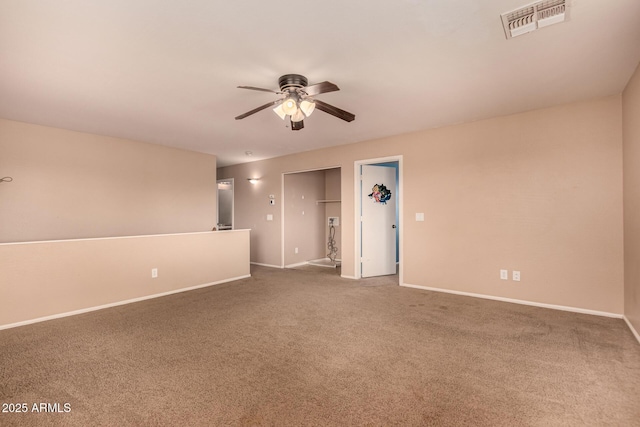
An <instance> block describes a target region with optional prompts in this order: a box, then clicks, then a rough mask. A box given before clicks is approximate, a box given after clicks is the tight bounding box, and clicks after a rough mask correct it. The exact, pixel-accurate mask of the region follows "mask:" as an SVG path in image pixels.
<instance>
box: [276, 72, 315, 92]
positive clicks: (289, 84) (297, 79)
mask: <svg viewBox="0 0 640 427" xmlns="http://www.w3.org/2000/svg"><path fill="white" fill-rule="evenodd" d="M308 83H309V82H308V81H307V78H306V77H305V76H301V75H300V74H285V75H284V76H281V77H280V78H279V79H278V85H279V86H280V90H281V91H282V92H284V91H285V90H286V91H287V92H290V89H298V88H303V87H306V86H307V85H308Z"/></svg>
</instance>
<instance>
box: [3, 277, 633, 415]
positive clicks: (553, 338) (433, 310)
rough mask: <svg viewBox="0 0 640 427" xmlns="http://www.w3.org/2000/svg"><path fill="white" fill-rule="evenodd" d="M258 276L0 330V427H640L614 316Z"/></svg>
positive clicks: (375, 284)
mask: <svg viewBox="0 0 640 427" xmlns="http://www.w3.org/2000/svg"><path fill="white" fill-rule="evenodd" d="M252 274H253V276H252V277H251V278H249V279H245V280H241V281H237V282H232V283H227V284H223V285H218V286H213V287H210V288H205V289H200V290H196V291H191V292H185V293H181V294H176V295H172V296H168V297H164V298H157V299H153V300H148V301H144V302H140V303H136V304H129V305H126V306H120V307H116V308H111V309H106V310H101V311H97V312H93V313H87V314H84V315H79V316H74V317H68V318H64V319H58V320H53V321H49V322H43V323H39V324H34V325H29V326H24V327H20V328H14V329H9V330H4V331H0V403H2V404H3V408H2V409H3V410H8V409H12V408H13V409H15V406H14V407H10V405H9V404H22V403H26V404H27V407H28V411H27V413H0V425H2V426H7V425H25V426H28V425H60V426H76V425H77V426H89V425H91V426H96V425H105V426H126V425H166V426H187V425H203V426H220V425H274V426H275V425H277V426H286V425H295V426H301V425H445V426H461V425H469V426H518V425H535V426H549V425H563V426H565V425H594V426H601V425H615V426H633V425H636V426H639V425H640V344H638V342H637V341H636V340H635V338H634V337H633V335H632V334H631V332H630V331H629V330H628V328H627V326H626V325H625V323H624V321H623V320H620V319H610V318H603V317H596V316H589V315H581V314H576V313H568V312H562V311H554V310H547V309H542V308H536V307H528V306H522V305H515V304H508V303H502V302H497V301H489V300H482V299H475V298H470V297H462V296H455V295H449V294H443V293H434V292H428V291H421V290H417V289H411V288H402V287H399V286H397V277H395V276H390V277H383V278H375V279H365V280H362V281H352V280H347V279H341V278H340V277H339V269H337V271H336V269H327V268H322V267H305V268H300V269H295V270H285V271H283V270H278V269H270V268H265V267H255V268H253V269H252ZM34 403H35V404H36V408H39V404H40V403H45V408H46V407H47V405H46V404H49V406H48V409H58V410H60V411H62V412H59V413H42V412H34V411H33V404H34ZM56 404H58V405H56ZM65 404H68V406H66V407H65ZM65 409H70V412H64V411H65Z"/></svg>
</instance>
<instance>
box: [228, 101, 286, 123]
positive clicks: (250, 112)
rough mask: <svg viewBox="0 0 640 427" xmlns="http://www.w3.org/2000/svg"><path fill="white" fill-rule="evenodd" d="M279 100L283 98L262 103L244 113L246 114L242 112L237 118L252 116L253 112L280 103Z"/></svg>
mask: <svg viewBox="0 0 640 427" xmlns="http://www.w3.org/2000/svg"><path fill="white" fill-rule="evenodd" d="M279 102H282V100H281V99H277V100H275V101H273V102H267V103H266V104H264V105H261V106H259V107H258V108H254V109H253V110H251V111H247V112H246V113H244V114H240V115H239V116H238V117H236V120H241V119H244V118H245V117H248V116H250V115H252V114H255V113H257V112H258V111H262V110H264V109H265V108H269V107H271V106H272V105H276V104H277V103H279Z"/></svg>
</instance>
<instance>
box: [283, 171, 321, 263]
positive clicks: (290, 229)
mask: <svg viewBox="0 0 640 427" xmlns="http://www.w3.org/2000/svg"><path fill="white" fill-rule="evenodd" d="M324 197H325V173H324V171H312V172H302V173H294V174H287V175H285V176H284V203H285V206H284V222H285V229H284V265H285V266H287V265H294V264H300V263H303V262H306V261H311V260H314V259H319V258H323V257H324V246H325V244H324V227H323V224H324V214H325V206H324V205H323V204H319V203H317V201H318V200H324ZM296 248H297V249H298V253H296V251H295V249H296Z"/></svg>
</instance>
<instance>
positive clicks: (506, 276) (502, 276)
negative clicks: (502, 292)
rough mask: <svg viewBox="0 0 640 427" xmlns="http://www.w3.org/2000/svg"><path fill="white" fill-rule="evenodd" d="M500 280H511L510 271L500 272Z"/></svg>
mask: <svg viewBox="0 0 640 427" xmlns="http://www.w3.org/2000/svg"><path fill="white" fill-rule="evenodd" d="M500 279H502V280H509V270H500Z"/></svg>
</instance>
